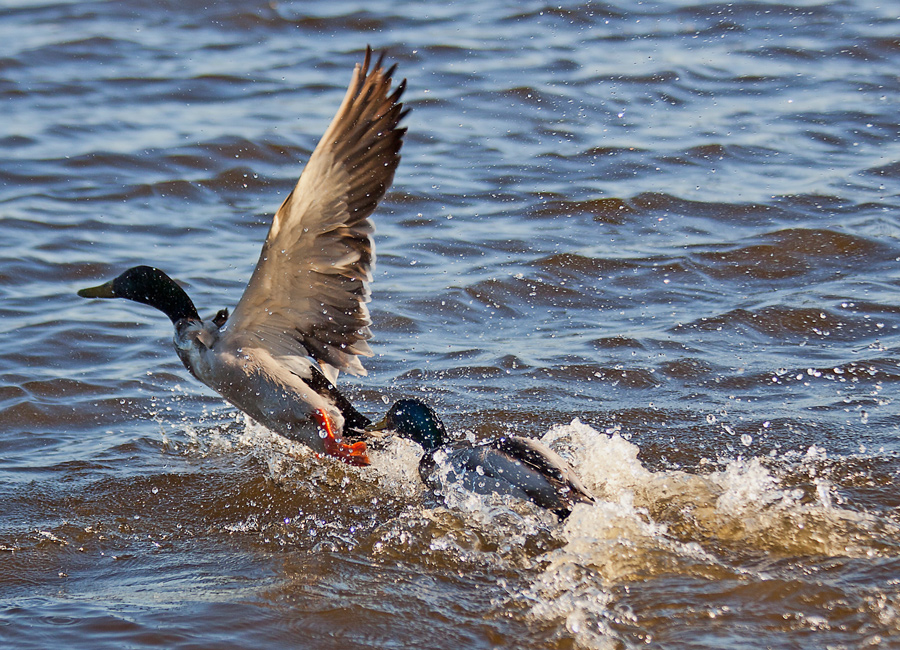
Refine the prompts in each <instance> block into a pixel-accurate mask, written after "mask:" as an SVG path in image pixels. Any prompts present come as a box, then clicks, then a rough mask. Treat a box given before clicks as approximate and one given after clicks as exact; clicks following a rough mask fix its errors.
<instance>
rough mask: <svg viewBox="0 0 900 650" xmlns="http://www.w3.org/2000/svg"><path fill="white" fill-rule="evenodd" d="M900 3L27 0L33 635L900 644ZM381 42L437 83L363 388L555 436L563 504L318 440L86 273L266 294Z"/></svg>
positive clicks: (11, 195) (18, 480)
mask: <svg viewBox="0 0 900 650" xmlns="http://www.w3.org/2000/svg"><path fill="white" fill-rule="evenodd" d="M898 34H900V10H898V9H897V6H896V4H895V3H893V2H888V1H887V0H844V1H841V2H813V1H807V0H796V1H794V2H781V3H776V2H768V1H747V2H734V3H718V2H702V1H697V0H695V1H694V2H690V1H682V0H658V1H655V0H651V1H647V2H624V1H622V0H615V1H614V2H608V3H602V4H593V3H569V4H562V5H559V4H557V3H553V4H552V5H550V4H543V3H542V2H530V1H525V2H497V3H485V2H460V3H455V4H453V5H452V6H438V5H432V4H431V3H397V2H385V1H381V0H371V1H367V2H356V1H343V0H333V1H331V2H268V1H267V2H258V1H254V0H250V1H249V2H248V1H241V2H237V1H221V2H197V1H196V0H188V1H185V2H137V1H135V0H123V1H120V2H96V1H89V0H88V1H79V2H64V1H55V2H53V1H50V2H45V1H42V0H21V1H18V2H16V1H15V0H13V1H10V2H4V3H2V8H0V98H2V104H0V106H2V114H3V119H2V124H0V143H2V151H3V155H2V157H0V232H2V235H3V238H2V242H3V243H2V254H0V315H2V319H0V346H2V350H3V352H2V356H0V645H2V646H3V647H9V648H19V649H28V648H50V647H53V648H57V647H65V648H74V649H91V650H96V649H105V648H110V649H113V648H115V649H120V648H137V647H141V648H176V649H188V648H191V649H196V648H216V649H221V648H235V649H236V648H264V647H266V648H275V647H279V648H281V647H285V648H287V647H289V648H311V649H312V648H315V649H323V648H324V649H327V648H335V649H337V648H341V649H343V648H379V649H381V648H439V649H455V648H509V649H523V648H535V649H538V648H539V649H545V648H558V649H568V648H604V649H605V648H612V649H618V648H637V647H649V648H667V649H669V648H729V649H739V648H741V649H743V648H746V649H748V650H749V649H757V648H779V649H780V648H791V649H794V648H810V649H813V648H815V649H820V648H832V649H839V648H861V647H869V646H871V647H900V514H898V510H897V506H898V504H900V494H898V491H897V487H896V485H897V479H898V474H900V402H898V401H897V399H896V392H897V388H898V386H900V349H898V348H900V330H898V328H900V219H898V215H900V72H898V71H900V37H898ZM366 44H371V45H372V46H373V47H374V48H376V49H381V48H387V49H388V52H389V58H390V59H391V60H393V61H396V62H398V64H399V68H398V73H397V74H398V77H406V78H407V79H408V80H409V90H408V92H407V100H408V105H409V106H411V107H412V109H413V111H412V113H411V115H410V116H409V118H408V120H407V126H408V127H409V132H408V136H407V139H406V144H405V146H404V149H403V161H402V162H401V164H400V168H399V170H398V173H397V176H396V179H395V182H394V185H393V187H392V189H391V191H390V192H389V194H388V196H387V198H386V200H385V201H384V202H383V204H382V205H381V207H380V208H379V209H378V211H377V212H376V214H375V220H376V222H377V228H378V231H377V234H376V245H377V252H378V266H377V270H376V276H375V282H374V285H373V294H374V299H373V302H372V303H371V307H372V315H373V320H374V326H373V332H374V334H375V338H374V339H373V341H372V342H371V343H372V347H373V349H374V350H375V352H376V356H375V357H374V358H372V359H369V360H368V361H367V362H366V366H367V368H368V369H369V372H370V374H369V376H368V377H365V378H353V377H347V376H342V377H341V381H340V385H341V387H342V388H343V389H344V390H345V391H346V393H347V394H348V396H350V398H351V399H352V400H353V401H354V403H355V404H356V405H357V406H358V407H359V408H360V410H362V411H363V412H365V413H368V414H369V415H371V416H380V415H381V414H383V413H384V411H385V410H386V408H387V405H388V404H389V403H390V402H391V401H392V400H394V399H396V398H399V397H402V396H419V397H422V398H424V399H426V400H427V401H429V402H430V403H432V404H433V405H435V407H436V408H437V409H438V410H439V411H440V412H441V413H442V415H443V417H444V419H445V421H446V422H447V424H448V426H449V428H450V429H451V431H452V432H453V433H454V435H456V436H460V437H470V438H473V439H475V438H479V439H480V438H484V437H488V436H493V435H498V434H502V433H509V432H512V433H517V434H520V435H525V436H532V437H538V438H543V439H544V440H545V441H546V442H548V443H549V444H550V445H551V446H552V447H553V448H554V449H556V450H557V451H558V452H560V453H561V454H563V455H564V456H565V457H567V458H568V459H569V460H570V461H571V462H572V463H573V465H574V466H575V467H576V468H577V470H578V471H579V473H580V474H581V476H582V477H583V479H584V482H585V483H586V484H587V485H588V486H589V487H590V488H591V489H592V490H593V491H594V493H595V494H596V495H597V496H598V497H599V498H598V502H597V504H596V505H594V506H591V507H587V506H579V507H578V508H577V509H576V510H575V512H574V513H573V514H572V516H571V517H570V518H569V519H568V520H567V521H566V522H565V523H563V524H560V523H558V522H557V521H556V519H555V517H554V516H552V515H549V514H547V513H545V512H541V511H539V510H538V509H536V508H535V507H532V506H531V505H529V504H526V503H519V502H513V501H504V500H500V499H488V498H476V497H472V496H470V495H465V494H455V493H452V494H448V495H447V496H446V498H444V499H440V500H439V499H438V498H436V497H434V496H431V495H429V494H427V493H426V492H425V491H424V489H423V488H422V486H421V485H420V483H419V480H418V477H417V474H416V462H417V458H418V455H419V453H420V452H419V450H418V448H416V447H415V446H414V445H412V444H411V443H403V442H401V441H396V440H394V441H391V442H389V443H387V444H386V445H384V446H383V447H381V448H379V449H376V450H374V451H373V453H372V459H373V466H372V467H370V468H365V469H358V468H351V467H348V466H345V465H342V464H339V463H336V462H332V461H330V460H321V459H317V458H315V457H313V456H312V455H311V454H310V453H308V452H307V451H305V449H303V448H302V447H300V446H297V445H291V444H289V443H287V442H286V441H284V440H283V439H280V438H279V437H278V436H276V435H274V434H272V433H270V432H268V431H266V430H264V429H262V428H261V427H259V426H258V425H255V424H254V423H252V422H248V421H246V420H245V419H244V417H243V416H242V415H240V414H238V413H237V412H236V411H235V410H234V409H233V408H231V407H230V406H228V405H227V404H225V403H223V401H222V400H221V399H219V398H218V397H217V396H216V395H214V394H213V393H211V392H210V391H209V390H207V389H206V388H204V387H203V386H201V385H200V384H198V383H197V382H196V381H195V380H193V379H192V378H191V377H190V376H189V375H188V374H187V373H186V371H185V370H184V369H183V367H182V366H181V363H180V362H179V361H178V359H177V357H176V356H175V354H174V352H173V350H172V347H171V336H172V331H171V325H170V324H169V322H168V320H167V319H166V318H165V317H164V316H163V315H162V314H160V313H158V312H156V311H154V310H152V309H150V308H147V307H145V306H142V305H138V304H135V303H128V302H126V301H113V302H104V303H98V302H96V301H88V300H83V299H80V298H78V297H77V296H76V295H75V291H76V290H77V289H78V288H80V287H84V286H89V285H93V284H97V283H99V282H101V281H105V280H107V279H109V278H110V277H113V276H114V275H117V274H118V273H119V272H121V271H122V270H124V269H125V268H128V267H130V266H133V265H136V264H141V263H146V264H153V265H156V266H159V267H160V268H162V269H164V270H166V271H167V272H168V273H169V274H170V275H172V276H173V277H175V278H177V279H178V280H179V281H180V282H182V283H183V284H184V285H185V287H186V288H187V290H188V292H189V293H190V294H191V296H192V297H193V298H194V301H195V302H196V303H197V305H198V308H199V309H200V311H201V313H202V314H212V313H214V312H215V311H216V310H218V309H220V308H222V307H226V306H227V307H233V306H234V304H235V303H236V302H237V300H238V298H239V297H240V294H241V291H242V288H243V286H244V285H245V283H246V281H247V280H248V278H249V275H250V272H251V270H252V268H253V265H254V264H255V261H256V258H257V255H258V252H259V248H260V246H261V243H262V240H263V238H264V237H265V233H266V231H267V229H268V224H269V221H270V218H271V214H272V212H273V211H274V210H275V208H277V206H278V205H279V203H280V202H281V200H282V199H283V198H284V196H285V195H286V193H287V192H288V191H290V189H291V187H292V185H293V183H294V181H295V179H296V177H297V175H298V174H299V172H300V170H301V168H302V163H303V162H304V161H305V160H306V159H307V158H308V157H309V154H310V152H311V151H312V148H313V147H314V146H315V144H316V142H317V140H318V138H319V136H320V135H321V134H322V132H323V131H324V129H325V127H326V125H327V123H328V121H329V120H330V118H331V116H332V115H333V113H334V112H335V110H336V108H337V106H338V104H339V102H340V99H341V97H342V96H343V92H344V89H345V88H346V85H347V83H348V81H349V78H350V73H351V70H352V68H353V65H354V64H355V63H356V62H358V61H360V60H361V58H362V54H363V51H364V48H365V46H366Z"/></svg>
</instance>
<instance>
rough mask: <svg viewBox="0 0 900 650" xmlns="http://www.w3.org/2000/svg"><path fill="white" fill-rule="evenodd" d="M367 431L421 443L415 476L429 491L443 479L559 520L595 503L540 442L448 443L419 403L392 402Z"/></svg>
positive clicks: (433, 417) (509, 439)
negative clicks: (541, 510) (580, 505)
mask: <svg viewBox="0 0 900 650" xmlns="http://www.w3.org/2000/svg"><path fill="white" fill-rule="evenodd" d="M368 428H369V430H371V431H380V430H385V429H389V430H391V431H394V432H395V433H397V434H398V435H399V436H400V437H402V438H407V439H409V440H412V441H413V442H416V443H418V444H419V445H421V446H422V448H423V449H424V450H425V454H424V455H423V456H422V459H421V460H420V461H419V476H421V477H422V481H423V482H424V483H425V485H427V486H428V487H429V488H431V489H432V490H434V491H438V490H440V489H441V488H442V487H443V483H442V481H446V482H447V483H458V484H460V485H461V486H462V487H464V488H466V489H467V490H470V491H472V492H475V493H476V494H508V495H511V496H514V497H517V498H520V499H527V500H529V501H533V502H534V503H536V504H537V505H539V506H541V507H542V508H546V509H547V510H550V511H552V512H553V513H555V514H556V515H557V516H558V517H560V518H561V519H564V518H565V517H568V516H569V513H570V512H571V511H572V508H573V507H574V506H575V504H576V503H593V502H594V497H593V496H592V495H591V493H590V492H588V490H587V488H586V487H584V485H583V484H582V483H581V481H580V480H579V478H578V476H576V474H575V471H574V470H573V469H572V468H571V467H570V466H569V464H568V463H567V462H566V461H565V460H563V459H562V457H560V456H559V454H557V453H556V452H554V451H553V450H551V449H550V448H549V447H548V446H547V445H545V444H543V443H542V442H539V441H537V440H532V439H530V438H520V437H519V436H502V437H500V438H494V439H492V440H487V441H483V442H477V443H474V444H472V443H468V442H456V443H449V444H447V443H446V442H445V440H446V437H447V429H446V428H445V427H444V423H443V422H441V419H440V418H439V417H438V415H437V413H435V412H434V410H433V409H432V408H431V407H430V406H428V405H427V404H425V403H424V402H422V401H421V400H417V399H401V400H399V401H397V402H396V403H395V404H394V405H393V406H392V407H391V408H390V410H389V411H388V412H387V415H386V416H385V417H384V419H383V420H381V421H380V422H377V423H375V424H371V425H369V427H368ZM445 474H446V478H443V475H445Z"/></svg>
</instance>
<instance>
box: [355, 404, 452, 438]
mask: <svg viewBox="0 0 900 650" xmlns="http://www.w3.org/2000/svg"><path fill="white" fill-rule="evenodd" d="M367 428H368V429H369V430H370V431H379V430H382V429H390V430H391V431H395V432H396V433H397V434H398V435H399V436H401V437H403V438H407V439H409V440H412V441H413V442H417V443H419V444H420V445H422V448H423V449H425V451H430V450H432V449H436V448H438V447H440V446H441V445H442V444H444V439H445V438H446V436H447V429H446V428H445V427H444V423H443V422H441V419H440V418H439V417H438V415H437V413H435V412H434V409H432V408H431V407H430V406H428V404H426V403H425V402H423V401H422V400H418V399H401V400H397V401H396V402H394V405H393V406H392V407H391V408H390V410H389V411H388V412H387V415H385V416H384V419H383V420H382V421H381V422H377V423H375V424H372V425H370V426H369V427H367Z"/></svg>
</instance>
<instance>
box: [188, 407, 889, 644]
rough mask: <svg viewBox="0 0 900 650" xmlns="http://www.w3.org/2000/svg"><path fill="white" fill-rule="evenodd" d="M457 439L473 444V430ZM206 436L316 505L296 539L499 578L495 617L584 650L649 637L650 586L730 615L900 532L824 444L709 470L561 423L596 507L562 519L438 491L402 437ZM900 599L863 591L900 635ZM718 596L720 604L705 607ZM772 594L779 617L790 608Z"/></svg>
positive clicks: (562, 450)
mask: <svg viewBox="0 0 900 650" xmlns="http://www.w3.org/2000/svg"><path fill="white" fill-rule="evenodd" d="M462 435H465V436H467V437H469V438H470V439H472V440H474V436H473V434H472V433H470V432H465V433H463V434H462ZM203 438H205V442H203V441H202V439H203ZM199 439H200V440H199V444H200V445H201V446H202V447H203V449H204V452H203V453H212V454H215V453H218V452H220V451H225V450H228V451H229V452H233V451H234V450H238V451H240V450H242V449H243V450H246V451H247V452H248V453H249V454H250V455H252V456H253V457H254V458H256V459H257V460H258V461H259V462H260V463H262V465H263V466H264V467H265V468H266V474H267V477H268V480H270V481H273V482H275V483H278V484H280V485H282V487H283V488H284V489H286V490H288V491H292V492H295V493H302V494H305V496H306V497H307V498H308V499H309V500H310V503H308V504H307V505H304V506H303V510H304V512H302V513H298V516H297V517H296V518H294V519H293V520H291V521H288V519H287V518H286V519H285V521H284V525H285V526H286V528H287V529H288V530H289V531H290V532H289V534H287V535H285V536H283V537H282V543H287V544H291V543H294V544H299V545H301V546H303V545H309V547H310V549H311V550H314V551H322V550H323V549H324V550H329V549H330V550H331V551H336V552H340V553H351V554H359V555H360V556H361V557H360V561H363V562H375V563H388V564H391V563H393V562H403V563H407V564H411V566H410V567H408V568H410V570H412V571H418V570H423V569H422V567H423V566H425V565H427V566H428V567H429V571H435V570H437V571H446V572H450V574H456V573H459V572H463V573H465V572H470V571H476V572H484V573H489V574H491V575H495V576H497V580H496V586H497V587H498V588H499V591H498V592H497V593H495V594H493V595H492V596H491V599H490V600H491V603H490V606H489V610H488V612H487V614H489V615H490V616H495V617H503V616H516V617H521V618H522V619H524V620H527V621H529V622H530V623H531V624H533V625H536V626H538V627H542V626H543V627H547V628H548V629H551V630H556V631H555V632H553V633H552V635H555V636H556V637H557V638H558V639H559V640H560V641H562V639H563V638H566V637H571V638H574V639H575V640H576V641H577V642H578V644H580V646H582V647H587V648H607V647H610V648H611V647H621V643H622V642H626V643H629V642H631V641H634V642H649V641H651V640H652V639H653V635H652V633H648V632H647V631H646V629H644V628H642V627H638V621H639V620H640V621H642V622H644V621H646V618H647V617H646V616H645V615H642V616H640V617H638V616H637V615H636V613H635V611H634V610H635V609H636V608H637V606H638V605H635V604H632V601H633V600H634V599H635V598H637V599H638V601H639V599H640V596H639V594H640V593H641V592H644V591H646V592H652V593H654V594H655V598H656V599H657V600H658V599H660V598H665V592H666V591H667V590H671V592H672V594H673V595H674V594H679V593H680V594H681V595H680V596H678V598H680V599H682V600H685V596H684V595H683V590H684V588H685V585H689V586H690V585H693V588H694V589H698V590H700V591H701V592H702V593H704V597H703V599H702V603H700V601H698V602H697V603H691V602H685V603H683V604H679V605H678V607H679V608H685V609H687V610H691V612H692V613H691V616H692V617H696V616H703V617H709V618H710V620H711V621H713V620H719V619H723V620H725V619H727V618H728V613H729V611H730V610H729V606H728V604H727V603H728V602H729V598H730V597H731V596H730V594H731V593H732V592H733V590H736V589H737V590H750V591H751V592H753V591H758V592H759V594H760V597H761V598H764V599H769V598H775V601H777V600H778V598H776V597H775V596H774V595H772V594H774V593H779V590H787V591H786V592H785V593H786V594H789V593H791V589H794V591H796V590H798V589H800V586H798V583H799V584H800V585H802V586H806V587H810V586H811V585H815V584H818V582H817V581H818V580H820V579H819V578H816V577H810V576H807V575H806V572H807V571H809V569H808V568H807V569H799V568H798V566H801V565H803V564H804V562H795V560H798V559H800V558H805V562H806V563H807V564H808V563H809V558H816V559H817V562H819V563H821V562H826V563H828V564H830V565H831V566H832V567H841V566H844V565H845V564H847V563H852V562H854V561H856V560H866V561H869V560H872V559H877V558H885V559H886V558H891V557H893V556H896V553H897V548H896V541H895V540H897V539H898V538H900V529H898V527H897V526H896V524H895V523H894V522H892V521H890V520H889V519H886V518H884V517H882V516H879V515H877V514H869V513H866V512H858V511H855V510H851V509H848V508H846V507H844V506H843V505H842V504H840V503H839V502H840V498H839V496H838V490H837V487H836V486H835V485H833V484H832V483H831V481H830V479H829V476H828V472H827V471H825V470H823V460H825V459H826V458H827V454H826V453H825V450H823V449H821V448H820V447H816V446H814V447H811V448H810V449H809V450H808V451H807V452H806V453H805V454H798V453H796V452H790V453H787V454H784V455H782V456H779V457H775V456H766V457H750V458H743V457H738V458H732V459H722V458H716V459H705V460H706V462H704V463H701V466H709V467H711V468H714V470H713V471H710V472H709V473H697V472H692V471H687V470H681V469H671V468H663V469H650V468H648V466H647V465H646V463H645V462H642V460H641V458H640V456H641V448H640V447H639V446H638V445H636V444H634V443H632V442H630V441H629V440H626V439H625V438H624V437H623V436H622V435H621V431H620V430H618V428H614V429H610V430H609V431H607V432H601V431H598V430H596V429H594V428H592V427H590V426H588V425H586V424H584V423H581V422H580V421H579V420H577V419H576V420H573V421H572V422H571V423H570V424H565V425H556V426H553V427H552V428H550V430H549V431H547V432H546V433H545V434H544V435H543V436H542V438H541V440H542V441H543V442H544V443H545V444H547V445H548V446H550V447H551V448H552V449H553V450H554V451H556V452H557V453H559V454H560V455H561V456H563V457H564V458H565V459H566V460H567V461H568V462H569V463H570V464H571V465H572V466H573V467H574V468H575V469H576V471H577V472H578V474H579V475H580V476H581V478H582V480H583V481H584V483H585V485H586V486H587V487H588V488H589V489H590V490H591V491H592V492H593V494H594V495H595V496H596V497H597V502H596V503H594V504H578V505H576V506H575V508H574V510H573V511H572V514H571V515H570V517H569V518H568V519H567V520H565V521H564V522H563V523H558V522H557V519H556V517H555V516H554V515H552V514H550V513H549V512H547V511H545V510H542V509H541V508H539V507H537V506H535V505H533V504H531V503H530V502H527V501H522V500H519V499H515V498H512V497H509V496H498V495H487V496H485V495H477V494H474V493H471V492H468V491H466V490H464V489H462V488H456V489H447V490H445V491H444V492H443V493H442V494H441V495H439V496H436V495H434V494H432V493H431V492H430V491H428V490H427V489H426V488H425V487H424V486H423V485H422V483H421V481H420V479H419V475H418V469H417V468H418V462H419V458H420V457H421V454H422V450H421V448H420V447H419V446H418V445H416V444H415V443H412V442H409V441H407V440H404V439H400V438H396V437H393V438H389V439H387V440H386V441H385V442H384V444H383V445H382V446H381V447H380V448H376V449H374V450H373V453H372V454H371V460H372V465H371V466H370V467H368V468H365V469H358V468H351V467H347V466H346V465H343V464H341V463H337V462H334V461H331V460H328V459H321V458H318V459H315V458H313V457H312V456H313V453H312V452H311V451H310V450H309V449H308V448H306V447H304V446H302V445H298V444H295V443H291V442H290V441H287V440H286V439H284V438H282V437H280V436H276V435H274V434H271V433H270V432H268V431H267V430H266V429H264V428H262V427H260V426H258V425H256V424H254V423H252V422H251V421H249V420H248V421H246V422H245V423H244V426H242V427H234V426H232V425H229V426H228V427H227V428H226V429H224V430H221V431H219V432H216V433H210V434H208V435H206V436H202V435H201V436H200V437H199ZM197 440H198V439H195V442H196V441H197ZM803 475H805V476H809V477H810V478H809V480H808V482H807V483H806V484H800V483H799V482H798V481H797V479H796V477H797V476H803ZM789 482H790V483H793V484H788V483H789ZM335 494H340V502H339V503H338V502H337V501H336V498H335ZM341 504H343V505H341ZM335 508H345V509H344V510H340V511H337V510H335ZM317 510H318V512H317ZM281 523H282V522H279V525H280V524H281ZM229 526H230V527H231V528H230V530H232V531H243V532H248V531H249V532H253V531H258V532H259V534H261V535H267V536H271V528H272V526H271V525H270V526H269V527H268V529H267V528H266V525H265V523H264V522H263V523H261V522H260V521H259V519H258V518H257V517H256V516H254V517H252V518H248V519H247V520H241V521H235V522H232V523H231V524H229ZM267 539H268V537H267ZM795 564H796V565H798V566H795ZM416 565H419V569H416V568H415V567H416ZM792 585H793V586H792ZM660 592H662V594H661V593H660ZM717 594H718V595H717ZM766 594H769V595H766ZM786 597H787V596H786ZM897 598H898V597H897V594H896V593H881V594H874V595H866V596H865V597H860V598H859V603H858V604H856V605H854V606H855V607H859V608H866V607H869V608H872V607H880V608H881V609H883V610H884V612H882V614H880V616H881V617H882V618H883V619H885V620H886V621H888V624H890V625H892V626H895V627H897V628H898V629H900V617H897V616H896V611H895V609H894V605H895V604H896V603H897ZM687 601H690V599H687ZM716 601H721V603H722V605H721V606H720V607H718V606H711V605H710V603H711V602H716ZM775 601H773V606H772V609H773V612H771V615H772V616H775V612H776V611H781V610H779V607H778V606H775ZM879 603H880V604H879ZM795 606H796V603H791V604H789V605H787V607H788V609H792V608H794V607H795ZM822 606H825V605H822ZM829 606H830V605H829ZM818 608H819V604H815V605H809V606H806V609H808V610H812V613H811V612H809V611H807V612H800V613H796V614H792V616H795V618H796V620H795V621H793V623H792V624H793V625H795V626H796V627H797V628H798V629H813V628H814V627H815V626H817V625H818V626H822V625H832V624H831V623H827V622H825V621H826V619H825V618H823V617H822V616H821V615H820V614H817V613H815V612H816V611H818ZM762 609H763V610H765V609H766V608H765V607H764V608H762ZM782 613H783V612H782ZM681 616H682V617H683V616H684V612H682V613H681ZM778 616H781V614H778ZM563 630H564V631H565V632H563ZM560 635H563V636H560Z"/></svg>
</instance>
